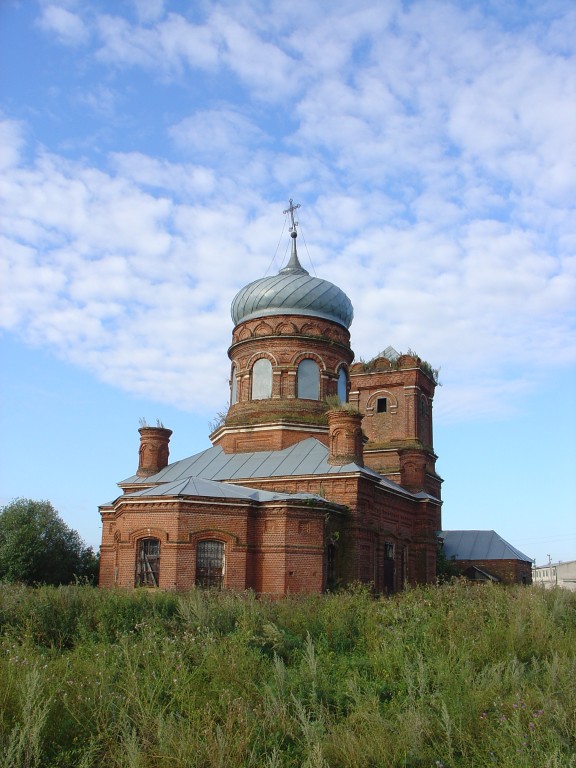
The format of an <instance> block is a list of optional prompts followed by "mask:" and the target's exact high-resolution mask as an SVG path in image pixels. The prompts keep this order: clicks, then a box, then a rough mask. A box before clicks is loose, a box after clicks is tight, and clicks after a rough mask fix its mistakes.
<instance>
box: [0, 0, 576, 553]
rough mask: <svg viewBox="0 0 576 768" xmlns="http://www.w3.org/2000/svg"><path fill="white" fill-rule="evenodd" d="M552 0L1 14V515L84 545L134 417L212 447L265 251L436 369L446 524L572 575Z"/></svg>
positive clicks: (11, 4) (558, 89)
mask: <svg viewBox="0 0 576 768" xmlns="http://www.w3.org/2000/svg"><path fill="white" fill-rule="evenodd" d="M575 40H576V7H575V6H574V4H573V3H572V2H571V1H570V0H565V1H564V0H538V1H534V2H526V1H525V0H524V1H522V0H519V1H518V2H514V0H508V1H507V2H505V3H502V2H499V1H497V0H483V2H473V0H462V1H461V2H443V1H442V0H436V1H434V0H429V1H428V2H427V1H426V0H415V1H414V2H409V1H407V0H406V1H405V2H401V1H400V0H398V1H396V0H330V2H327V1H325V0H305V1H304V0H290V2H284V1H283V0H278V1H277V2H272V0H268V1H264V0H262V1H260V0H222V1H221V2H217V1H216V0H204V1H202V0H198V2H194V3H191V2H185V1H184V0H181V1H179V0H114V1H113V0H54V1H53V2H50V0H39V1H38V0H4V2H2V4H1V6H0V68H1V73H2V74H1V105H0V198H1V199H0V290H1V292H2V296H1V298H2V301H1V304H0V344H1V353H2V365H1V370H0V383H1V386H2V413H1V417H2V428H1V447H0V451H1V455H0V459H1V468H0V472H1V477H0V479H1V485H0V503H6V502H7V501H9V500H10V499H11V498H13V497H15V496H27V497H32V498H48V499H50V500H51V501H52V502H53V503H54V505H55V506H56V507H57V508H58V509H59V511H60V512H61V514H62V515H63V517H64V518H65V519H66V521H67V522H68V523H69V524H70V525H71V526H72V527H75V528H77V529H78V530H79V531H80V533H81V534H82V535H83V537H84V538H85V539H86V540H87V541H88V542H89V543H91V544H95V545H97V544H98V541H99V530H100V529H99V515H98V512H97V507H98V505H99V504H101V503H104V502H106V501H108V500H110V499H111V498H113V497H114V496H115V495H117V489H116V486H115V483H116V482H117V481H118V480H121V479H123V478H124V477H126V476H128V475H130V474H132V473H133V472H134V470H135V468H136V463H137V450H138V434H137V428H138V419H139V417H140V416H143V417H145V418H147V419H148V421H149V422H150V423H154V421H155V420H156V418H159V419H161V420H162V421H163V422H164V424H165V425H166V426H168V427H170V428H172V429H173V430H174V436H173V438H172V452H171V457H172V458H173V459H178V458H183V457H185V456H187V455H190V454H191V453H193V452H195V451H198V450H201V449H203V448H205V447H207V446H208V445H209V442H208V438H207V435H208V432H209V429H208V423H209V421H211V420H212V419H213V417H214V414H215V413H216V412H218V411H220V410H222V409H223V408H224V407H225V405H226V401H227V397H228V392H227V380H228V375H229V361H228V358H227V355H226V350H227V347H228V344H229V342H230V336H231V330H232V323H231V319H230V303H231V301H232V299H233V297H234V295H235V293H236V292H237V291H238V290H239V289H240V288H241V287H242V286H243V285H244V284H246V283H247V282H250V281H252V280H254V279H256V278H258V277H262V276H264V275H265V274H269V273H275V272H276V271H277V270H278V269H279V268H280V267H281V266H282V264H283V262H284V261H285V260H286V258H287V249H288V245H289V243H288V240H289V238H288V237H287V228H286V226H285V224H286V222H285V220H284V219H285V217H284V216H283V214H282V211H283V210H284V209H285V208H286V206H287V202H288V199H289V198H290V197H292V198H294V200H295V201H296V202H299V203H300V204H301V208H300V210H299V221H300V225H301V228H300V239H299V243H300V255H301V260H302V262H303V265H304V266H305V267H306V268H307V269H308V270H309V271H310V272H311V273H312V274H316V275H318V276H319V277H324V278H327V279H330V280H331V281H332V282H335V283H336V284H338V285H339V286H340V287H341V288H343V289H344V290H345V291H346V293H347V294H348V295H349V296H350V298H351V300H352V303H353V305H354V308H355V319H354V323H353V325H352V329H351V330H352V345H353V348H354V350H355V353H356V357H357V358H363V359H369V358H370V357H372V356H374V355H375V354H376V353H378V352H379V351H380V350H382V349H384V348H385V347H386V346H388V345H392V346H393V347H395V348H396V349H397V350H399V351H407V350H408V349H409V348H410V349H413V350H415V351H416V352H417V353H418V354H420V355H421V356H422V357H423V358H425V359H427V360H429V361H430V362H431V363H432V364H433V365H434V366H435V367H440V368H441V371H440V379H441V382H442V387H441V388H439V390H438V392H437V396H436V400H435V409H434V410H435V447H436V452H437V453H438V455H439V460H438V470H439V472H440V473H441V475H442V476H443V477H444V478H445V483H444V490H443V495H444V499H445V505H444V527H445V528H451V529H454V528H480V529H486V528H488V529H491V528H493V529H495V530H497V531H498V532H499V533H500V534H501V535H502V536H504V538H506V539H508V540H509V541H510V542H511V543H512V544H514V545H515V546H516V547H518V548H519V549H521V550H522V551H523V552H525V553H526V554H527V555H528V556H529V557H533V558H535V559H536V560H538V562H543V561H547V560H548V555H550V557H551V558H552V559H553V560H558V559H563V560H567V559H576V502H575V495H576V494H575V491H576V487H575V481H574V474H575V472H574V467H576V447H575V440H574V434H575V431H576V417H575V415H574V402H573V401H574V399H575V394H576V386H575V385H576V343H575V339H576V334H575V329H574V309H575V298H576V259H575V255H574V254H575V240H576V237H575V229H574V217H573V204H574V200H575V199H576V194H575V192H576V190H575V186H576V173H575V165H576V163H575V155H576V151H575V136H576V116H575V107H574V104H575V101H574V97H575V88H574V80H575V72H576V68H575V66H574V47H575V44H574V41H575Z"/></svg>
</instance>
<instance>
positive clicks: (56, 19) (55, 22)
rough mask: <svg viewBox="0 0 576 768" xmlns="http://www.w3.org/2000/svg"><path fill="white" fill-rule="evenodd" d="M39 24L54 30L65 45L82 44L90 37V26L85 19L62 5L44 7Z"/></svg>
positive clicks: (50, 30)
mask: <svg viewBox="0 0 576 768" xmlns="http://www.w3.org/2000/svg"><path fill="white" fill-rule="evenodd" d="M39 24H40V26H41V27H42V28H43V29H45V30H46V31H47V32H54V33H55V34H56V35H57V36H58V38H59V40H60V41H61V42H62V43H64V44H65V45H82V44H83V43H85V42H86V41H87V40H88V37H89V31H88V27H87V26H86V24H85V23H84V21H83V19H82V18H81V17H80V16H79V15H78V14H76V13H72V11H68V10H67V9H66V8H63V7H62V6H61V5H47V6H46V7H44V8H43V9H42V14H41V16H40V19H39Z"/></svg>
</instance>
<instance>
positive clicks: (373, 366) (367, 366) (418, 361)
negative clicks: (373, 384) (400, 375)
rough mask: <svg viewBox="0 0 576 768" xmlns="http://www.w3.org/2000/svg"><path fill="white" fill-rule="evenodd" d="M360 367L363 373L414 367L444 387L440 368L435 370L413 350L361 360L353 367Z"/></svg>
mask: <svg viewBox="0 0 576 768" xmlns="http://www.w3.org/2000/svg"><path fill="white" fill-rule="evenodd" d="M356 365H358V366H359V367H360V370H361V371H362V372H363V373H373V372H375V371H386V370H392V371H398V370H401V369H403V368H408V367H412V366H417V367H419V368H420V369H421V370H422V371H423V372H424V373H425V374H426V375H427V376H429V377H430V378H431V379H432V381H433V382H434V383H435V384H436V385H437V386H442V384H441V382H440V380H439V377H440V368H434V367H433V366H432V365H431V364H430V363H429V362H428V361H427V360H423V359H422V358H421V357H420V356H419V355H418V353H417V352H414V350H413V349H410V348H409V349H408V352H406V353H404V352H399V353H398V354H397V356H390V357H389V356H386V355H384V354H382V355H376V357H373V358H372V359H371V360H364V359H363V358H360V359H359V360H358V362H357V363H354V364H353V367H354V366H356Z"/></svg>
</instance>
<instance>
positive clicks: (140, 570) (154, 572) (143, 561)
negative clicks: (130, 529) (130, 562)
mask: <svg viewBox="0 0 576 768" xmlns="http://www.w3.org/2000/svg"><path fill="white" fill-rule="evenodd" d="M159 583H160V539H140V541H139V542H138V549H137V553H136V586H137V587H157V586H158V585H159Z"/></svg>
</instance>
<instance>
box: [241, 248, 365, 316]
mask: <svg viewBox="0 0 576 768" xmlns="http://www.w3.org/2000/svg"><path fill="white" fill-rule="evenodd" d="M231 313H232V320H233V321H234V325H238V323H240V322H242V321H243V320H252V319H254V318H256V317H268V316H270V315H309V316H311V317H322V318H325V319H326V320H333V321H334V322H336V323H339V324H340V325H343V326H344V327H345V328H349V327H350V325H351V323H352V318H353V317H354V310H353V308H352V302H351V301H350V299H349V298H348V296H346V294H345V293H344V291H343V290H341V289H340V288H338V286H336V285H334V284H333V283H330V282H328V280H321V279H320V278H319V277H312V276H311V275H310V274H309V273H308V272H307V271H306V270H305V269H304V268H303V267H302V266H301V265H300V262H299V261H298V255H297V253H296V240H295V239H293V241H292V256H291V258H290V262H289V263H288V265H287V266H286V267H284V269H281V270H280V272H279V273H278V274H277V275H272V276H270V277H263V278H261V279H260V280H254V282H252V283H249V284H248V285H246V286H245V287H244V288H242V290H241V291H239V293H237V294H236V297H235V298H234V300H233V301H232V308H231Z"/></svg>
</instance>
